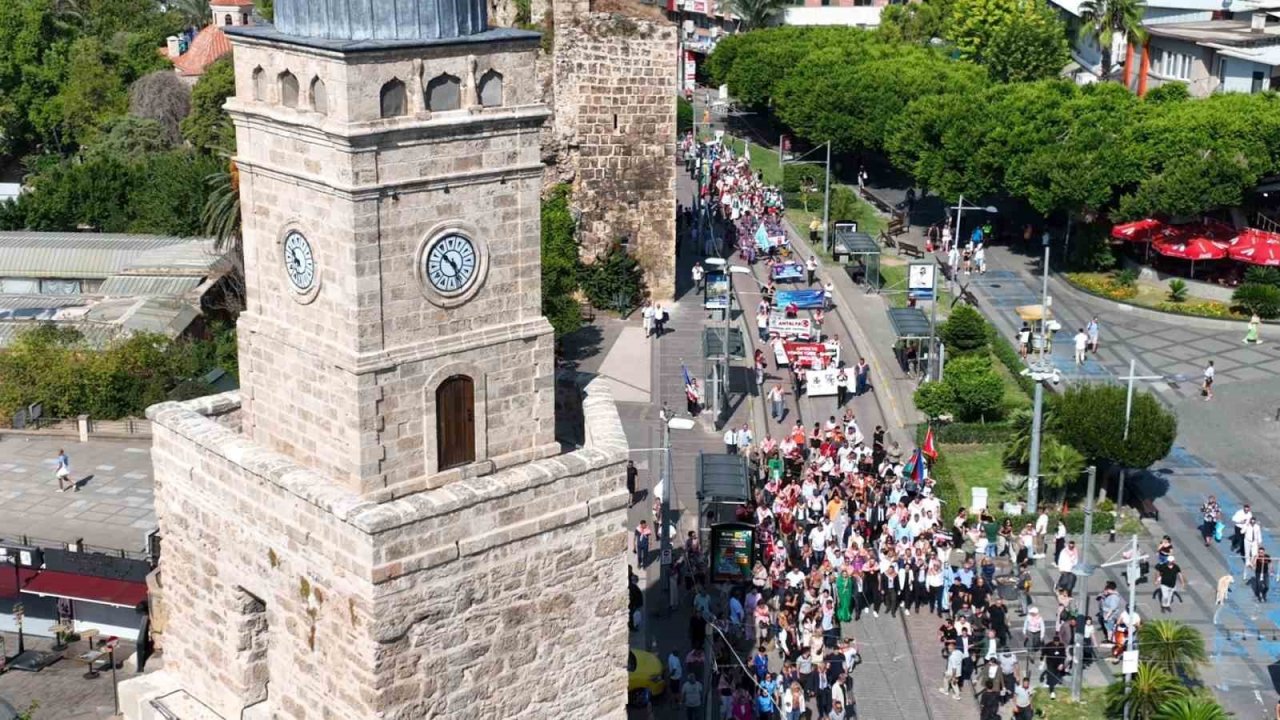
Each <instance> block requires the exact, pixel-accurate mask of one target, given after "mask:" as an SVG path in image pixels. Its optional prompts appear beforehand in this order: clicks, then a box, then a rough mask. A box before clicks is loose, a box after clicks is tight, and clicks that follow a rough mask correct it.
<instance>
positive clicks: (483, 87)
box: [480, 68, 502, 107]
mask: <svg viewBox="0 0 1280 720" xmlns="http://www.w3.org/2000/svg"><path fill="white" fill-rule="evenodd" d="M480 104H481V105H483V106H484V107H501V106H502V73H500V72H498V71H497V70H494V69H492V68H490V69H489V71H488V72H486V73H485V74H484V75H481V76H480Z"/></svg>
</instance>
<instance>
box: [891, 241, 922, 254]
mask: <svg viewBox="0 0 1280 720" xmlns="http://www.w3.org/2000/svg"><path fill="white" fill-rule="evenodd" d="M896 245H897V246H898V254H899V255H910V256H911V257H916V258H922V257H924V248H922V247H920V246H919V245H916V244H913V243H909V242H903V241H901V240H898V241H897V242H896Z"/></svg>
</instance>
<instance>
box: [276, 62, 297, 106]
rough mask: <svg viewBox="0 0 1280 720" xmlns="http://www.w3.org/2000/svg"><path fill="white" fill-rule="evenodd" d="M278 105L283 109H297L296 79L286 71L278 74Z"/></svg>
mask: <svg viewBox="0 0 1280 720" xmlns="http://www.w3.org/2000/svg"><path fill="white" fill-rule="evenodd" d="M280 104H281V105H284V106H285V107H291V108H296V107H298V78H296V77H294V75H293V73H291V72H289V71H288V70H285V71H284V72H282V73H280Z"/></svg>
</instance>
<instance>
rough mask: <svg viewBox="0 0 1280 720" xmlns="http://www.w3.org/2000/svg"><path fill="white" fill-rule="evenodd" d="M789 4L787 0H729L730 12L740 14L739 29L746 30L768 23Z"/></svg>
mask: <svg viewBox="0 0 1280 720" xmlns="http://www.w3.org/2000/svg"><path fill="white" fill-rule="evenodd" d="M787 4H788V3H787V2H786V0H729V12H731V13H733V14H734V15H737V16H738V30H739V31H743V32H745V31H747V30H755V29H756V28H762V27H764V26H765V25H768V24H769V19H770V18H772V17H773V16H774V15H775V14H776V13H777V12H778V11H779V10H781V9H782V8H783V7H785V6H786V5H787Z"/></svg>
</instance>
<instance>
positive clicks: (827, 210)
mask: <svg viewBox="0 0 1280 720" xmlns="http://www.w3.org/2000/svg"><path fill="white" fill-rule="evenodd" d="M822 244H823V245H824V246H826V248H827V252H831V141H830V140H828V141H827V184H826V189H825V191H824V193H823V197H822Z"/></svg>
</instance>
